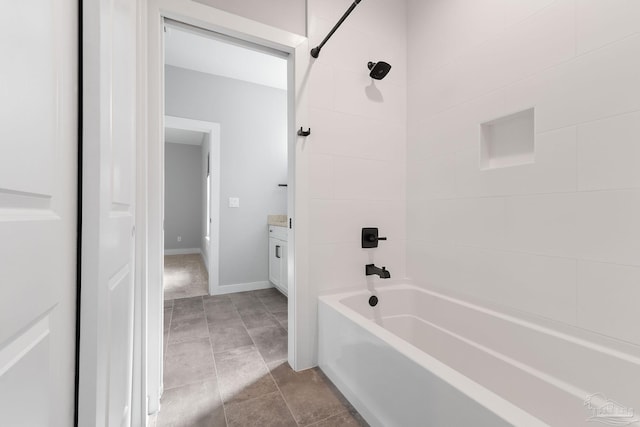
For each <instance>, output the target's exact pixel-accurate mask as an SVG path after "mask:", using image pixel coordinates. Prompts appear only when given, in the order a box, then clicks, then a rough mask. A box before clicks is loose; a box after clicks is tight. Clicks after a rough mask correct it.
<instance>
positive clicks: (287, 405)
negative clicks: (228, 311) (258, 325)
mask: <svg viewBox="0 0 640 427" xmlns="http://www.w3.org/2000/svg"><path fill="white" fill-rule="evenodd" d="M253 297H254V298H255V299H256V300H258V302H259V303H260V304H262V306H263V307H264V308H265V310H266V311H267V313H268V314H271V312H270V311H269V309H267V306H266V305H265V304H264V303H263V302H262V300H261V299H260V298H258V297H257V296H255V295H254V296H253ZM232 303H233V301H232ZM233 305H234V307H235V304H233ZM236 310H237V307H236ZM239 313H240V312H239V311H238V314H239ZM240 320H241V321H242V325H243V326H244V329H245V331H246V332H247V335H249V338H251V342H252V343H253V346H254V347H255V348H256V350H257V351H258V354H259V355H260V358H261V359H262V363H263V364H264V367H265V368H266V369H267V373H268V374H269V376H270V377H271V381H273V383H274V384H275V386H276V389H277V390H278V393H280V397H282V401H283V402H284V404H285V406H286V407H287V410H288V411H289V414H291V418H292V419H293V422H294V423H296V425H297V426H298V427H300V424H299V423H298V421H297V420H296V417H295V415H293V411H292V410H291V407H290V406H289V402H287V399H286V398H285V397H284V393H282V390H280V386H279V385H278V382H277V381H276V379H275V377H274V376H273V374H272V373H271V369H269V365H268V364H267V361H266V360H265V359H264V356H263V355H262V352H260V350H258V346H257V345H256V343H255V341H254V340H253V337H252V336H251V333H250V332H249V328H247V324H246V323H244V319H243V318H242V315H241V316H240ZM275 320H276V321H277V320H278V319H275ZM279 323H280V322H278V324H279ZM283 329H284V328H283ZM288 347H289V342H288V341H287V348H288ZM283 360H286V359H283ZM258 397H260V396H258Z"/></svg>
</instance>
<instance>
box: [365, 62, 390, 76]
mask: <svg viewBox="0 0 640 427" xmlns="http://www.w3.org/2000/svg"><path fill="white" fill-rule="evenodd" d="M367 67H369V69H370V70H371V72H370V73H369V76H370V77H371V78H372V79H376V80H382V79H384V78H385V77H386V76H387V74H389V71H390V70H391V65H389V64H387V63H386V62H384V61H378V62H371V61H369V63H368V64H367Z"/></svg>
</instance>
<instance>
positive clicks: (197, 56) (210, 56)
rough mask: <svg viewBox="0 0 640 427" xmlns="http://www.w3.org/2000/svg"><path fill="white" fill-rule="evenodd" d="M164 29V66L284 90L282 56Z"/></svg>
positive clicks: (284, 61) (180, 30)
mask: <svg viewBox="0 0 640 427" xmlns="http://www.w3.org/2000/svg"><path fill="white" fill-rule="evenodd" d="M166 29H167V31H166V33H165V64H167V65H173V66H176V67H181V68H186V69H189V70H195V71H200V72H203V73H208V74H215V75H218V76H222V77H229V78H232V79H237V80H244V81H247V82H251V83H256V84H259V85H263V86H270V87H274V88H277V89H283V90H286V89H287V60H286V58H284V57H278V56H274V55H270V54H268V53H265V52H261V51H258V50H254V49H251V48H249V47H243V46H238V45H234V44H230V43H225V42H222V41H220V40H217V39H214V38H213V37H207V36H205V35H203V34H197V33H195V32H191V31H188V30H185V29H182V28H177V27H174V26H170V25H167V26H166Z"/></svg>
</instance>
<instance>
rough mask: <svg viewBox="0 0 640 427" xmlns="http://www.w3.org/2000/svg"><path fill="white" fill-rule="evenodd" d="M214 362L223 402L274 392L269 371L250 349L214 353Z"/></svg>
mask: <svg viewBox="0 0 640 427" xmlns="http://www.w3.org/2000/svg"><path fill="white" fill-rule="evenodd" d="M215 360H216V368H217V372H218V384H219V386H220V394H221V395H222V400H223V401H224V402H225V403H227V402H236V401H244V400H249V399H254V398H256V397H258V396H262V395H264V394H267V393H271V392H273V391H277V388H276V384H275V383H274V381H273V378H272V377H271V375H270V374H269V370H268V369H267V367H266V365H265V364H264V361H263V360H262V357H261V356H260V354H259V353H258V351H257V350H256V349H255V347H254V346H247V347H241V348H237V349H235V350H231V351H227V352H224V353H216V354H215Z"/></svg>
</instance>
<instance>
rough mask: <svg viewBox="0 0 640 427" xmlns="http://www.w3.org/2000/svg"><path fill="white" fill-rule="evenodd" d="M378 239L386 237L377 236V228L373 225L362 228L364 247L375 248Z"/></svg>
mask: <svg viewBox="0 0 640 427" xmlns="http://www.w3.org/2000/svg"><path fill="white" fill-rule="evenodd" d="M379 240H387V238H386V237H379V236H378V229H377V228H374V227H370V228H363V229H362V247H363V248H365V249H369V248H377V247H378V241H379Z"/></svg>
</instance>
